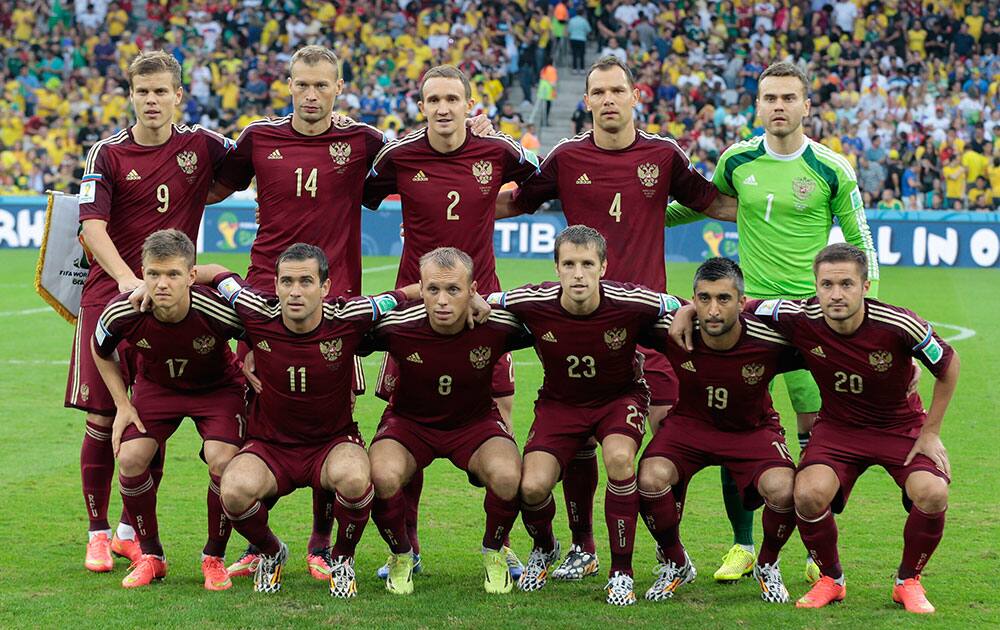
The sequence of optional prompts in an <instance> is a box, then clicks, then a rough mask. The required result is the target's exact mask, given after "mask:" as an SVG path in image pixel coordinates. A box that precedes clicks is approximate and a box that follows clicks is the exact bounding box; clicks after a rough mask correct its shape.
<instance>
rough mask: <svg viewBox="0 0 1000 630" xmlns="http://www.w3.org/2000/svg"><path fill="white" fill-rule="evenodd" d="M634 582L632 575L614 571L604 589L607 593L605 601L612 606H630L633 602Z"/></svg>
mask: <svg viewBox="0 0 1000 630" xmlns="http://www.w3.org/2000/svg"><path fill="white" fill-rule="evenodd" d="M634 586H635V584H634V582H633V580H632V576H631V575H628V574H625V573H622V572H621V571H615V572H614V575H612V576H611V578H610V579H609V580H608V583H607V585H605V587H604V590H605V591H607V593H608V598H607V602H608V603H609V604H611V605H612V606H631V605H633V604H635V588H634Z"/></svg>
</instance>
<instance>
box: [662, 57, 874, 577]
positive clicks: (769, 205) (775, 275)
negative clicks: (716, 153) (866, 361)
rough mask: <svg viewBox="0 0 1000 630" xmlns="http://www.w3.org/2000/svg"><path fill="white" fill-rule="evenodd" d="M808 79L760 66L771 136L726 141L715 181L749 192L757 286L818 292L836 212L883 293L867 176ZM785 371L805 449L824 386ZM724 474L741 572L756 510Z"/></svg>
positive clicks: (751, 283)
mask: <svg viewBox="0 0 1000 630" xmlns="http://www.w3.org/2000/svg"><path fill="white" fill-rule="evenodd" d="M808 85H809V83H808V78H807V77H806V75H805V74H804V73H803V72H802V70H801V69H800V68H799V67H798V66H796V65H794V64H790V63H776V64H773V65H771V66H770V67H768V68H767V69H766V70H765V71H764V72H763V73H762V74H761V75H760V81H759V86H760V89H759V90H758V95H757V108H758V115H759V116H760V118H761V120H762V121H763V123H764V129H765V130H766V131H765V134H764V136H759V137H756V138H752V139H750V140H747V141H745V142H739V143H737V144H734V145H733V146H731V147H729V148H728V149H726V151H725V152H723V154H722V156H721V157H720V158H719V164H718V167H717V168H716V169H715V177H714V179H713V181H714V182H715V185H716V186H718V188H719V190H720V191H722V192H723V193H725V194H727V195H736V196H737V197H738V199H739V206H738V211H737V215H736V225H737V228H738V230H739V234H740V239H739V255H740V264H741V266H742V267H743V271H744V273H745V274H746V289H747V295H748V296H749V297H750V298H753V299H794V300H799V299H805V298H807V297H809V296H811V295H812V294H813V293H814V292H815V286H814V283H813V276H812V259H813V257H814V256H815V255H816V253H817V252H818V251H819V250H821V249H822V248H823V247H825V246H826V244H827V242H828V240H829V236H830V228H831V226H832V225H833V219H834V217H836V219H837V223H838V224H839V225H840V228H841V230H842V231H843V234H844V238H845V239H846V240H847V242H848V243H851V244H853V245H855V246H857V247H860V248H861V249H862V250H864V252H865V254H866V256H867V258H868V261H869V262H868V265H869V266H868V277H869V278H870V280H871V282H872V294H873V296H874V295H877V286H878V275H879V271H878V259H877V256H876V254H875V248H874V245H873V242H872V236H871V231H870V230H869V228H868V223H867V220H866V218H865V210H864V206H863V204H862V201H861V193H860V192H859V190H858V184H857V177H856V176H855V174H854V170H853V169H852V168H851V165H850V164H849V163H848V162H847V160H846V159H845V158H844V157H843V156H840V155H838V154H837V153H835V152H834V151H832V150H831V149H829V148H827V147H826V146H825V145H823V144H820V143H819V142H816V141H814V140H811V139H810V138H808V137H806V135H805V133H804V131H803V129H802V120H803V119H804V118H806V117H807V116H809V112H810V101H809V98H808V94H807V90H808ZM872 192H875V193H877V192H878V191H872ZM675 209H678V210H679V208H677V207H676V206H675ZM784 378H785V386H786V388H787V389H788V394H789V397H790V398H791V402H792V408H793V409H794V410H795V413H796V416H797V424H798V434H799V435H798V437H799V447H800V449H805V447H806V445H807V444H808V443H809V434H810V431H811V430H812V425H813V422H815V419H816V412H817V411H818V410H819V406H820V396H819V389H817V387H816V382H815V381H814V380H813V378H812V377H811V376H810V375H809V372H807V371H804V370H800V371H795V372H790V373H788V374H785V376H784ZM722 473H723V484H722V487H723V497H724V499H725V504H726V512H727V513H728V515H729V519H730V521H731V523H732V525H733V534H734V538H735V540H734V544H733V547H732V548H731V549H730V550H729V551H728V552H727V553H726V556H725V557H724V558H723V563H722V566H721V567H719V569H718V571H716V573H715V579H716V580H719V581H731V580H738V579H739V578H740V577H741V576H743V575H747V574H748V573H749V572H750V571H752V570H753V566H754V553H753V552H754V549H753V513H752V512H749V511H747V510H745V509H744V508H743V505H742V501H741V499H740V493H739V490H738V488H737V487H736V485H735V484H734V483H733V480H732V479H731V478H730V477H728V476H727V474H726V469H723V471H722ZM806 577H807V578H808V579H809V581H815V580H816V579H818V578H819V570H818V569H817V568H816V566H815V564H813V563H812V562H811V561H810V562H808V563H807V565H806Z"/></svg>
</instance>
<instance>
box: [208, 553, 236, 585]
mask: <svg viewBox="0 0 1000 630" xmlns="http://www.w3.org/2000/svg"><path fill="white" fill-rule="evenodd" d="M201 574H202V575H204V576H205V590H206V591H227V590H229V589H230V588H231V587H232V586H233V581H232V580H230V579H229V572H228V571H226V565H225V564H224V561H223V559H222V558H220V557H218V556H205V559H204V560H202V561H201Z"/></svg>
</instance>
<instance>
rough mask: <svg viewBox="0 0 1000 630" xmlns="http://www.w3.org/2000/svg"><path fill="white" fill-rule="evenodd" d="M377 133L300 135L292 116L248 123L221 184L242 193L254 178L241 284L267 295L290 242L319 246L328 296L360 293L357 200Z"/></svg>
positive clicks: (377, 144) (356, 127)
mask: <svg viewBox="0 0 1000 630" xmlns="http://www.w3.org/2000/svg"><path fill="white" fill-rule="evenodd" d="M383 141H384V140H383V136H382V132H381V131H379V130H378V129H375V128H374V127H370V126H368V125H366V124H363V123H354V122H352V123H350V124H347V125H343V126H338V125H332V126H331V127H330V128H329V129H328V130H327V131H326V132H325V133H321V134H319V135H316V136H306V135H303V134H301V133H299V132H297V131H295V129H293V128H292V117H291V115H288V116H285V117H284V118H278V119H276V120H258V121H255V122H252V123H250V124H249V125H247V127H246V129H244V130H243V132H242V133H241V134H240V136H239V138H237V140H236V149H235V150H234V151H233V152H232V153H231V154H230V155H229V157H227V158H226V160H225V162H224V163H223V166H222V170H221V172H220V173H219V181H220V182H222V183H223V184H224V185H225V186H227V187H229V188H232V189H234V190H244V189H246V188H247V187H248V186H250V180H252V179H253V178H254V177H255V176H256V177H257V204H258V205H259V207H260V227H259V228H258V230H257V237H256V239H255V240H254V242H253V246H252V247H251V248H250V270H249V271H248V272H247V282H249V283H250V285H251V286H253V287H255V288H258V289H262V290H265V291H273V287H274V263H275V261H276V260H277V259H278V255H279V254H281V252H282V251H284V250H285V248H286V247H288V246H289V245H291V244H293V243H298V242H302V243H310V244H312V245H316V246H317V247H320V248H322V249H323V251H324V253H326V257H327V259H328V260H329V261H330V280H331V282H332V293H333V294H336V295H344V296H350V295H358V294H359V293H360V291H361V195H362V191H363V187H364V184H363V182H364V178H365V175H366V174H367V173H368V169H369V168H370V167H371V164H372V160H374V159H375V154H376V153H378V151H379V149H381V148H382V145H383Z"/></svg>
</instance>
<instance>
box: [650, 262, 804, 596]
mask: <svg viewBox="0 0 1000 630" xmlns="http://www.w3.org/2000/svg"><path fill="white" fill-rule="evenodd" d="M745 302H746V297H745V296H744V294H743V274H742V272H741V271H740V268H739V266H738V265H737V264H736V263H734V262H732V261H731V260H727V259H725V258H712V259H710V260H707V261H705V262H704V263H702V265H701V266H700V267H699V268H698V271H697V272H696V273H695V276H694V308H695V310H696V311H697V314H698V321H699V322H700V330H699V331H698V332H696V333H695V335H694V350H693V351H692V352H691V353H688V352H687V351H686V350H684V349H683V348H681V347H680V346H678V345H677V344H675V343H673V342H672V341H670V340H669V339H666V337H665V336H663V337H661V344H660V349H662V351H663V352H664V353H665V354H666V355H667V358H668V359H669V360H670V362H671V364H673V366H674V371H675V372H676V373H677V376H678V378H679V380H680V401H679V402H678V404H677V406H676V407H674V408H673V409H671V411H670V414H669V415H668V416H667V418H666V420H665V421H664V423H663V424H662V425H661V428H660V430H659V431H658V432H657V433H656V435H654V436H653V440H652V442H650V443H649V445H648V446H647V447H646V450H645V451H644V452H643V454H642V459H641V461H640V462H639V496H640V505H641V510H642V516H643V519H645V521H646V526H647V527H648V528H649V531H650V533H651V534H652V535H653V538H655V539H656V542H657V545H658V549H657V556H658V558H659V560H660V567H659V577H658V578H657V580H656V582H654V583H653V586H652V587H650V589H649V590H648V591H646V599H648V600H655V601H658V600H664V599H668V598H671V597H673V595H674V593H675V592H676V590H677V589H678V588H679V587H680V586H682V585H684V584H686V583H688V582H691V581H692V580H694V578H695V575H696V571H695V569H694V566H693V565H692V564H691V559H690V558H689V557H688V555H687V553H686V552H685V550H684V546H683V545H682V544H681V542H680V536H679V534H678V529H679V527H680V521H681V515H682V513H683V502H684V495H685V490H686V488H687V485H688V483H689V482H690V480H691V478H692V477H693V476H694V475H695V474H696V473H697V472H698V471H699V470H701V469H702V468H705V467H707V466H715V465H718V466H723V467H724V468H725V469H726V470H728V471H729V473H730V475H732V477H733V479H734V480H735V482H736V484H737V487H738V488H739V489H740V492H741V494H742V499H743V505H744V506H745V507H746V508H747V509H749V510H754V509H756V508H758V507H760V505H761V504H762V503H763V505H764V506H765V507H764V516H763V525H764V542H763V545H762V546H761V549H760V554H759V555H758V556H757V563H756V565H755V566H754V577H755V578H756V579H757V581H758V583H759V584H760V588H761V597H762V598H763V599H764V601H768V602H787V601H788V591H787V590H786V589H785V585H784V582H783V580H782V578H781V571H780V570H779V568H778V552H779V551H780V550H781V547H782V546H783V545H784V544H785V542H786V541H787V540H788V537H789V536H790V535H791V533H792V531H793V530H794V529H795V513H794V510H793V507H792V484H793V478H794V475H795V469H794V464H793V462H792V458H791V455H789V452H788V447H787V446H786V445H785V438H784V432H783V430H782V428H781V424H780V423H779V421H778V415H777V413H775V411H774V409H773V408H772V406H771V396H770V395H769V394H768V384H769V383H770V382H771V379H772V378H773V377H774V375H775V374H778V373H781V372H788V371H790V370H797V369H801V368H802V363H801V360H800V359H799V356H798V353H797V352H796V351H795V349H794V348H792V347H791V344H790V342H789V341H787V340H785V339H784V338H783V337H782V336H781V335H779V334H777V333H775V332H774V331H772V330H771V329H769V328H768V327H767V326H765V325H764V324H762V323H760V322H759V321H758V320H757V319H756V318H755V317H754V316H753V315H750V314H743V313H741V312H740V311H741V309H742V308H743V305H744V303H745ZM672 320H673V314H672V313H668V314H667V315H665V316H664V318H663V321H662V322H661V323H660V324H659V325H658V328H657V330H658V331H661V333H665V332H666V328H667V326H669V324H670V323H671V322H672Z"/></svg>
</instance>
